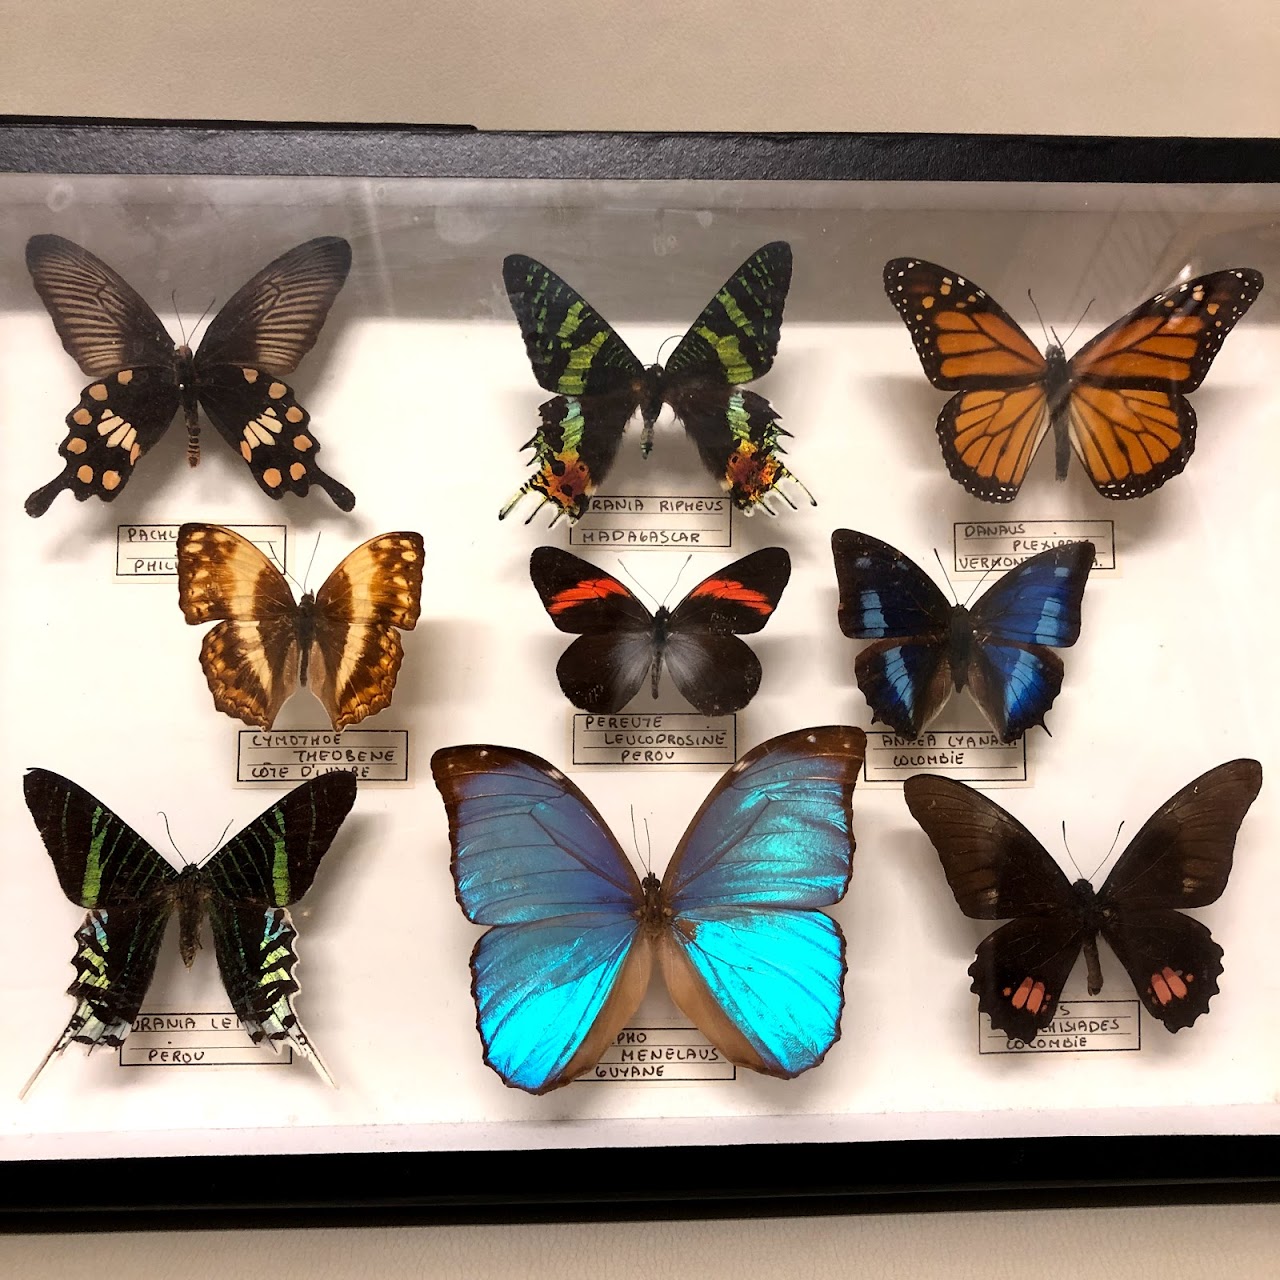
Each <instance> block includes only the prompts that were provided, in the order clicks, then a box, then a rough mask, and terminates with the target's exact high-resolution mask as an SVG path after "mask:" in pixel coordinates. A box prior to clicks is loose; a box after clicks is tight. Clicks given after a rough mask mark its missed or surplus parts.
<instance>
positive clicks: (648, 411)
mask: <svg viewBox="0 0 1280 1280" xmlns="http://www.w3.org/2000/svg"><path fill="white" fill-rule="evenodd" d="M633 386H634V390H635V393H636V398H637V400H638V401H639V404H640V417H641V418H642V419H643V421H644V427H643V429H642V430H641V432H640V454H641V456H642V457H645V458H647V457H648V456H649V453H650V451H651V450H652V449H653V428H654V424H655V423H656V422H657V421H658V415H659V414H660V413H661V412H662V402H663V400H664V399H665V398H666V394H667V380H666V376H665V374H664V372H663V369H662V366H661V365H660V364H651V365H649V366H648V368H646V369H645V371H644V381H643V382H639V381H637V382H636V383H634V384H633Z"/></svg>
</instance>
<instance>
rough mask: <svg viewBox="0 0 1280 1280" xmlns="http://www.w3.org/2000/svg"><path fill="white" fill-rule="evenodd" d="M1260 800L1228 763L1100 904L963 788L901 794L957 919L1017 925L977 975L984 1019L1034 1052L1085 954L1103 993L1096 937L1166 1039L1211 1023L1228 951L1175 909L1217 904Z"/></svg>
mask: <svg viewBox="0 0 1280 1280" xmlns="http://www.w3.org/2000/svg"><path fill="white" fill-rule="evenodd" d="M1261 787H1262V766H1261V765H1260V764H1259V763H1258V762H1257V761H1256V760H1243V759H1242V760H1231V761H1228V762H1227V763H1226V764H1221V765H1219V766H1218V767H1217V768H1216V769H1210V770H1209V771H1208V773H1205V774H1202V775H1201V776H1200V777H1198V778H1196V779H1195V780H1194V781H1193V782H1189V783H1188V784H1187V785H1186V786H1185V787H1183V788H1182V790H1181V791H1179V792H1178V793H1177V794H1176V795H1174V796H1172V797H1171V798H1170V799H1169V800H1167V801H1165V803H1164V804H1163V805H1161V806H1160V808H1159V809H1157V810H1156V812H1155V813H1154V814H1152V815H1151V817H1150V818H1149V819H1148V820H1147V822H1146V824H1145V825H1144V826H1143V828H1142V830H1141V831H1139V832H1138V834H1137V835H1136V836H1135V837H1134V838H1133V840H1132V841H1131V842H1130V844H1129V847H1128V848H1127V849H1125V851H1124V853H1122V854H1121V855H1120V858H1119V860H1118V861H1117V862H1116V865H1115V867H1114V868H1112V871H1111V874H1110V875H1109V876H1107V879H1106V881H1105V883H1104V884H1103V886H1102V888H1101V889H1099V890H1098V891H1097V892H1096V893H1095V891H1094V889H1093V886H1092V885H1091V884H1090V883H1089V881H1088V880H1084V879H1081V880H1077V881H1076V882H1075V883H1074V884H1072V883H1071V882H1070V881H1068V879H1067V877H1066V876H1065V875H1064V874H1063V872H1062V869H1061V868H1060V867H1059V866H1058V864H1057V863H1056V862H1054V860H1053V859H1052V858H1051V857H1050V856H1049V854H1048V853H1047V852H1046V851H1045V848H1044V846H1043V845H1042V844H1041V843H1040V842H1039V841H1038V840H1037V839H1036V838H1035V836H1033V835H1032V834H1031V833H1030V832H1029V831H1028V830H1027V829H1026V828H1025V827H1024V826H1023V825H1022V824H1021V823H1020V822H1019V821H1018V820H1017V819H1016V818H1014V817H1013V816H1012V815H1011V814H1009V813H1006V812H1005V810H1004V809H1002V808H1001V807H1000V806H999V805H998V804H995V803H994V802H992V801H991V800H988V799H987V798H986V796H984V795H982V794H981V793H980V792H978V791H974V790H973V788H972V787H967V786H965V784H964V783H962V782H955V781H953V780H952V779H950V778H939V777H935V776H933V775H931V774H917V775H916V776H915V777H913V778H908V779H907V781H906V783H905V785H904V788H903V793H904V795H905V797H906V801H907V807H908V808H909V809H910V810H911V814H912V816H913V817H914V818H915V820H916V821H917V822H918V823H919V824H920V826H921V827H922V828H923V829H924V833H925V835H927V836H928V837H929V839H930V840H931V841H932V843H933V846H934V848H935V849H936V850H937V851H938V857H939V858H940V859H941V860H942V869H943V871H945V872H946V876H947V883H948V884H949V885H950V886H951V892H952V893H953V894H954V895H955V899H956V902H957V903H958V904H959V907H960V910H961V911H963V912H964V913H965V915H967V916H969V917H970V918H971V919H974V920H1005V919H1007V920H1009V923H1008V924H1004V925H1001V926H1000V928H998V929H997V930H996V931H995V932H994V933H992V934H990V935H989V936H988V937H986V938H984V939H983V940H982V942H981V943H980V944H979V946H978V954H977V957H976V958H975V960H974V962H973V964H971V965H970V966H969V973H970V975H971V976H972V978H973V988H972V989H973V991H974V993H975V994H976V995H977V997H978V1007H979V1008H980V1009H981V1010H982V1011H983V1012H984V1013H986V1014H988V1015H989V1016H990V1018H991V1024H992V1026H994V1027H995V1028H996V1029H997V1030H1000V1031H1003V1032H1004V1033H1005V1035H1007V1036H1008V1037H1009V1039H1010V1040H1022V1041H1024V1042H1026V1043H1030V1042H1031V1041H1032V1040H1034V1039H1035V1037H1036V1035H1037V1034H1038V1033H1039V1032H1040V1031H1042V1030H1043V1029H1044V1028H1045V1027H1047V1026H1048V1025H1049V1023H1050V1022H1051V1021H1052V1020H1053V1015H1054V1012H1055V1011H1056V1010H1057V1007H1058V1000H1059V997H1060V995H1061V993H1062V988H1063V986H1064V985H1065V984H1066V981H1067V978H1068V976H1069V975H1070V973H1071V970H1072V969H1073V968H1074V967H1075V963H1076V960H1077V959H1078V958H1079V956H1080V952H1081V950H1082V949H1083V951H1084V954H1085V961H1086V963H1087V965H1088V974H1089V994H1090V995H1091V996H1094V995H1097V994H1098V993H1099V992H1100V991H1101V990H1102V967H1101V964H1100V963H1099V959H1098V935H1099V934H1101V935H1102V936H1103V937H1104V938H1105V939H1106V940H1107V943H1108V945H1109V946H1110V947H1111V949H1112V951H1114V952H1115V953H1116V956H1117V958H1118V959H1119V961H1120V963H1121V964H1122V965H1124V967H1125V970H1126V972H1127V973H1128V974H1129V977H1130V978H1131V979H1132V980H1133V985H1134V987H1135V988H1136V989H1137V992H1138V996H1139V998H1140V999H1141V1001H1142V1004H1143V1007H1144V1008H1145V1009H1146V1010H1147V1012H1148V1013H1149V1014H1151V1016H1152V1017H1153V1018H1157V1019H1158V1020H1159V1021H1160V1022H1162V1023H1163V1024H1164V1025H1165V1027H1167V1028H1168V1029H1169V1030H1170V1031H1178V1030H1180V1029H1181V1028H1182V1027H1189V1026H1191V1024H1192V1023H1193V1022H1195V1020H1196V1019H1197V1018H1198V1017H1199V1016H1200V1015H1201V1014H1202V1013H1207V1012H1208V1010H1209V1001H1210V999H1212V997H1213V996H1215V995H1216V994H1217V992H1218V976H1219V975H1220V974H1221V973H1222V948H1221V947H1220V946H1218V944H1217V943H1216V942H1214V940H1213V938H1212V937H1211V936H1210V933H1209V930H1208V929H1206V928H1205V927H1204V925H1202V924H1201V923H1200V922H1199V921H1198V920H1193V919H1192V918H1191V917H1190V916H1186V915H1183V914H1182V912H1181V911H1180V910H1178V909H1177V908H1180V907H1203V906H1206V905H1208V904H1209V903H1210V902H1215V901H1217V899H1218V897H1219V896H1220V895H1221V893H1222V891H1223V889H1225V888H1226V885H1227V877H1228V875H1229V874H1230V872H1231V860H1232V854H1233V851H1234V849H1235V843H1236V834H1237V832H1238V831H1239V830H1240V824H1241V823H1242V822H1243V821H1244V817H1245V814H1246V813H1248V811H1249V806H1250V805H1251V804H1252V803H1253V801H1254V798H1255V797H1256V796H1257V794H1258V791H1259V790H1260V788H1261Z"/></svg>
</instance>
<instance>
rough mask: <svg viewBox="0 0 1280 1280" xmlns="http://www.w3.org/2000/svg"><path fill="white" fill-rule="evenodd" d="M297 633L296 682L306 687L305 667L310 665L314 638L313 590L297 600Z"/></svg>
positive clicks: (314, 602)
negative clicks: (297, 663) (297, 661)
mask: <svg viewBox="0 0 1280 1280" xmlns="http://www.w3.org/2000/svg"><path fill="white" fill-rule="evenodd" d="M294 627H295V629H296V631H297V633H298V653H299V666H298V683H299V684H300V685H301V686H302V687H303V688H304V689H305V688H306V687H307V668H308V667H309V666H310V665H311V646H312V645H313V644H314V643H315V639H316V597H315V592H314V591H308V592H306V593H305V594H304V595H303V597H302V599H301V600H299V601H298V612H297V615H296V617H295V620H294Z"/></svg>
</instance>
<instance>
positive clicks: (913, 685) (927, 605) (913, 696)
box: [831, 529, 1094, 742]
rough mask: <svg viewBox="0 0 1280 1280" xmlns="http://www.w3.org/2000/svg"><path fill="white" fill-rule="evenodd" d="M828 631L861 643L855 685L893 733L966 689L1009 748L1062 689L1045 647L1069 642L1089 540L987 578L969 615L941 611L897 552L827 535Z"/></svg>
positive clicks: (906, 731) (924, 720) (845, 534)
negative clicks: (835, 626) (831, 593)
mask: <svg viewBox="0 0 1280 1280" xmlns="http://www.w3.org/2000/svg"><path fill="white" fill-rule="evenodd" d="M831 551H832V554H833V556H834V558H835V566H836V579H837V581H838V583H839V587H840V613H839V620H840V630H841V631H843V632H844V634H845V635H847V636H849V637H851V638H852V639H855V640H872V641H874V642H875V643H874V644H870V645H868V646H867V647H866V648H865V649H863V650H862V652H861V653H859V654H858V658H857V662H856V663H855V665H854V671H855V674H856V675H857V679H858V687H859V688H860V689H861V690H862V692H863V694H865V695H866V699H867V702H868V703H869V704H870V706H871V710H872V712H873V713H874V714H873V719H875V720H882V721H884V723H885V724H887V725H888V726H889V727H890V728H891V729H892V730H893V731H894V733H896V734H899V735H901V736H902V737H904V738H915V737H918V736H919V734H920V733H921V731H922V730H923V729H924V728H925V727H926V726H927V725H928V724H929V723H930V722H931V721H932V720H933V719H934V718H935V717H936V716H937V715H938V714H939V712H941V710H942V708H943V707H944V706H946V704H947V702H948V701H949V699H950V698H951V695H952V692H953V691H954V692H956V693H959V692H960V691H961V690H962V689H964V688H965V687H966V686H967V687H968V689H969V691H970V692H971V693H972V695H973V699H974V701H975V702H976V703H977V704H978V707H979V709H980V710H981V711H982V714H983V715H984V716H985V717H986V718H987V721H988V722H989V723H990V725H991V727H992V729H994V730H995V732H996V733H997V734H998V735H999V736H1000V740H1001V741H1002V742H1016V741H1017V740H1018V739H1019V738H1020V737H1022V735H1023V734H1024V733H1025V732H1026V731H1027V730H1028V729H1030V728H1031V727H1032V726H1033V725H1037V724H1038V725H1043V724H1044V716H1045V713H1046V712H1047V711H1048V710H1049V708H1050V707H1051V706H1052V705H1053V700H1054V699H1055V698H1056V697H1057V696H1058V691H1059V690H1060V689H1061V688H1062V677H1063V666H1062V659H1061V658H1059V657H1058V655H1057V654H1056V653H1054V652H1052V649H1051V648H1050V647H1049V646H1052V648H1064V647H1066V646H1069V645H1073V644H1075V642H1076V639H1077V638H1078V637H1079V635H1080V602H1081V598H1082V597H1083V595H1084V587H1085V583H1086V581H1087V580H1088V577H1089V570H1090V569H1091V568H1092V566H1093V561H1094V546H1093V543H1091V542H1072V543H1067V544H1064V545H1063V546H1059V547H1053V548H1051V549H1050V550H1048V551H1042V552H1040V554H1039V555H1035V556H1032V557H1031V558H1030V559H1028V560H1024V561H1023V562H1022V563H1021V564H1019V565H1016V566H1015V567H1014V568H1012V569H1010V570H1009V571H1008V573H1006V574H1004V575H1003V576H1002V577H1000V578H998V579H997V580H996V581H995V583H994V584H993V585H992V586H991V587H989V588H988V589H987V590H986V591H985V592H984V593H983V594H982V595H981V596H979V598H978V601H977V603H976V604H974V606H973V607H972V608H967V607H966V606H964V605H960V604H955V605H953V604H951V603H949V602H948V600H947V598H946V597H945V596H944V595H943V594H942V592H941V591H940V590H939V589H938V587H937V586H936V585H935V584H934V582H933V580H932V579H931V578H930V577H929V576H928V575H927V574H926V573H925V572H924V570H923V569H921V568H920V566H919V565H917V564H916V563H915V562H914V561H912V560H910V559H908V557H906V556H905V555H903V554H902V552H901V551H899V550H897V549H896V548H895V547H891V546H890V545H889V544H888V543H887V542H881V541H880V540H879V539H878V538H873V537H871V535H870V534H866V533H856V532H854V531H853V530H852V529H837V530H836V531H835V533H833V534H832V535H831Z"/></svg>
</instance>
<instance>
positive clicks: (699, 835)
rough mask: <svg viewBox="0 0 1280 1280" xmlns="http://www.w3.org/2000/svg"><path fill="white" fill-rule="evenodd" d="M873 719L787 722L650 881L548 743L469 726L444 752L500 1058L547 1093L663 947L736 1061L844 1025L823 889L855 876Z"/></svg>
mask: <svg viewBox="0 0 1280 1280" xmlns="http://www.w3.org/2000/svg"><path fill="white" fill-rule="evenodd" d="M865 747H866V735H865V734H864V733H863V732H862V730H861V729H854V728H849V727H848V726H844V725H833V726H828V727H825V728H815V729H800V730H797V731H795V732H793V733H788V734H783V735H782V736H781V737H777V738H772V739H770V740H769V741H768V742H765V743H763V744H762V745H761V746H758V747H757V748H756V749H755V750H754V751H751V752H749V753H748V754H747V755H746V756H744V757H743V758H742V759H741V760H739V761H738V762H737V764H735V765H733V766H732V768H730V769H729V770H728V771H727V772H726V773H725V775H724V776H723V777H722V778H721V779H720V781H719V782H717V783H716V785H715V787H713V788H712V791H711V794H710V795H709V796H708V797H707V798H706V800H705V801H704V802H703V804H702V807H701V808H700V809H699V810H698V812H697V815H696V816H695V817H694V819H693V821H692V822H691V823H690V824H689V829H688V830H687V831H686V832H685V834H684V837H683V838H682V839H681V841H680V844H679V846H678V847H677V848H676V851H675V854H674V855H673V856H672V858H671V861H670V864H669V865H668V867H667V870H666V874H665V876H664V877H663V879H662V880H661V881H659V879H658V877H657V876H655V875H653V874H652V872H650V873H649V874H647V875H646V876H645V878H644V880H643V881H641V880H640V879H639V878H638V877H637V875H636V873H635V871H634V870H633V869H632V867H631V865H630V863H629V862H628V861H627V858H626V855H625V854H624V853H623V852H622V849H621V848H620V847H619V845H618V842H617V841H616V840H615V839H614V837H613V835H612V834H611V832H610V831H609V828H608V827H607V826H606V825H605V822H604V819H603V818H601V816H600V815H599V813H597V812H596V810H595V808H594V806H593V805H592V804H591V802H590V801H589V800H588V799H587V798H586V796H584V795H583V794H582V792H581V791H579V790H578V788H577V787H575V786H574V785H573V783H572V782H570V781H569V779H568V778H566V777H565V776H564V774H562V773H561V772H560V771H559V770H557V769H553V768H552V767H551V766H550V765H549V764H547V762H546V761H545V760H542V759H539V757H537V756H535V755H531V754H529V753H528V752H525V751H517V750H514V749H513V748H510V747H483V746H461V747H446V748H444V749H443V750H440V751H437V752H436V754H435V755H434V756H433V757H432V760H431V770H432V773H433V774H434V775H435V780H436V785H437V786H438V787H439V788H440V793H441V795H442V796H443V797H444V802H445V808H446V809H447V810H448V814H449V836H450V840H451V842H452V845H453V875H454V881H455V884H456V886H457V893H458V901H459V902H460V903H461V905H462V909H463V911H464V912H465V913H466V915H467V918H468V919H469V920H471V921H473V922H474V923H476V924H483V925H492V926H494V927H493V928H491V929H489V931H488V932H487V933H486V934H485V935H484V936H483V937H482V938H481V939H480V941H479V942H478V943H477V944H476V947H475V950H474V951H473V952H472V956H471V974H472V994H473V995H474V996H475V1001H476V1014H477V1018H476V1025H477V1027H478V1028H479V1031H480V1038H481V1039H482V1040H483V1041H484V1049H485V1061H486V1062H487V1063H488V1064H489V1066H491V1067H492V1068H493V1069H494V1070H495V1071H496V1072H497V1073H498V1074H499V1075H500V1076H501V1077H502V1079H503V1081H504V1082H505V1083H506V1084H508V1085H511V1086H514V1087H515V1088H518V1089H525V1090H528V1091H529V1092H530V1093H544V1092H546V1091H547V1090H548V1089H554V1088H557V1087H558V1086H559V1085H562V1084H567V1083H568V1082H569V1081H570V1080H572V1079H573V1078H574V1077H575V1076H578V1075H580V1074H582V1072H584V1071H587V1070H589V1069H590V1068H591V1067H592V1066H594V1065H595V1063H596V1062H597V1061H598V1060H599V1058H600V1055H601V1054H602V1053H603V1052H604V1051H605V1049H606V1048H607V1047H608V1046H609V1044H610V1043H611V1042H612V1041H613V1039H614V1037H615V1036H616V1035H617V1033H618V1031H619V1030H620V1029H621V1028H622V1027H623V1026H624V1025H625V1023H626V1022H627V1019H628V1018H630V1017H631V1015H632V1014H633V1013H634V1012H635V1010H636V1007H637V1006H638V1005H639V1003H640V1000H641V998H642V997H643V996H644V993H645V990H646V989H647V987H648V985H649V976H650V972H651V970H652V968H653V967H654V965H655V964H656V965H657V966H658V967H659V968H660V969H661V970H662V974H663V977H664V979H665V980H666V984H667V989H668V991H669V992H670V993H671V996H672V999H674V1001H675V1002H676V1004H677V1005H679V1007H680V1008H681V1009H682V1010H683V1011H684V1013H685V1014H687V1015H688V1017H689V1018H690V1019H691V1020H692V1021H693V1022H694V1023H696V1024H697V1026H698V1027H699V1028H700V1029H701V1030H702V1032H703V1033H704V1034H705V1035H706V1037H707V1038H708V1039H709V1040H710V1041H711V1042H712V1043H713V1044H714V1045H715V1046H716V1047H717V1048H718V1049H719V1050H720V1052H721V1053H723V1054H724V1055H725V1057H726V1058H728V1059H729V1060H730V1061H732V1062H734V1063H737V1064H739V1065H740V1066H744V1067H750V1068H752V1070H755V1071H762V1072H764V1073H766V1074H768V1075H772V1076H779V1077H782V1078H784V1079H789V1078H790V1077H792V1076H796V1075H799V1073H800V1072H802V1071H807V1070H808V1069H809V1068H810V1067H813V1066H816V1065H817V1064H818V1063H819V1062H821V1061H822V1059H823V1056H824V1055H825V1054H826V1052H827V1050H828V1049H830V1047H831V1046H832V1044H834V1043H835V1040H836V1037H837V1036H838V1035H839V1026H840V1010H841V1008H842V1006H843V1003H844V994H843V978H844V971H845V961H844V938H843V936H842V935H841V933H840V928H839V926H838V925H837V924H836V922H835V921H834V920H832V919H831V917H830V916H828V915H826V914H824V913H823V912H822V911H821V910H819V908H821V907H827V906H831V905H832V904H833V903H836V902H839V901H840V899H841V898H842V897H843V896H844V893H845V889H846V888H847V887H848V884H849V872H850V863H851V859H852V857H853V849H854V841H853V832H852V831H851V829H850V816H851V815H850V806H851V804H852V799H853V786H854V783H855V781H856V780H857V777H858V771H859V769H861V767H862V758H863V753H864V750H865Z"/></svg>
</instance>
